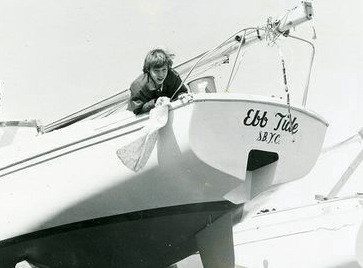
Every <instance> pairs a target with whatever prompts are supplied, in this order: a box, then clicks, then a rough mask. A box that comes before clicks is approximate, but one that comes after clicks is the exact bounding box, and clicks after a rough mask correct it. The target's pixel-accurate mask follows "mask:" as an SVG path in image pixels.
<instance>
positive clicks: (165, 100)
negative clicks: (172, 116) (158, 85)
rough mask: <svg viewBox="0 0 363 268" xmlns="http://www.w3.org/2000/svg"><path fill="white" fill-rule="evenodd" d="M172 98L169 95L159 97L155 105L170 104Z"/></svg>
mask: <svg viewBox="0 0 363 268" xmlns="http://www.w3.org/2000/svg"><path fill="white" fill-rule="evenodd" d="M169 104H170V99H169V98H168V97H159V98H158V99H157V100H156V103H155V107H158V106H162V105H169Z"/></svg>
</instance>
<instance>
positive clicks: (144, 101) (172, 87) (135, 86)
mask: <svg viewBox="0 0 363 268" xmlns="http://www.w3.org/2000/svg"><path fill="white" fill-rule="evenodd" d="M181 83H182V80H181V79H180V76H179V75H178V73H177V72H176V71H174V70H173V69H169V70H168V74H167V75H166V77H165V80H164V82H163V84H162V85H157V84H156V83H155V82H154V80H153V79H152V78H151V77H150V75H149V74H148V73H143V74H142V75H140V76H139V77H137V78H136V80H135V81H134V82H133V83H132V84H131V86H130V91H131V97H130V101H129V105H128V110H130V111H133V112H134V114H141V113H146V112H149V111H150V110H151V109H152V108H154V107H155V102H156V100H157V98H159V97H168V98H171V97H172V96H173V94H174V93H175V91H176V90H177V89H178V87H179V86H180V84H181ZM187 92H188V90H187V88H186V87H185V86H184V85H182V87H181V88H180V89H179V91H178V92H177V93H176V94H175V95H174V97H173V99H171V101H174V100H176V99H177V98H178V96H179V95H180V94H181V93H187Z"/></svg>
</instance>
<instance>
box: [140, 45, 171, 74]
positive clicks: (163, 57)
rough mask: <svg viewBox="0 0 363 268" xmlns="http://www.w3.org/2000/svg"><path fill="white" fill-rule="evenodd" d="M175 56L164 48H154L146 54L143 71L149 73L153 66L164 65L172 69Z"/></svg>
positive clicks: (159, 66)
mask: <svg viewBox="0 0 363 268" xmlns="http://www.w3.org/2000/svg"><path fill="white" fill-rule="evenodd" d="M173 56H174V55H173V54H170V53H168V52H166V51H164V50H163V49H160V48H156V49H153V50H151V51H150V52H149V53H148V54H147V55H146V57H145V61H144V67H143V68H142V71H143V72H144V73H148V72H149V71H150V69H151V68H161V67H163V66H164V65H166V66H167V67H168V69H170V68H171V66H172V65H173V59H172V58H173Z"/></svg>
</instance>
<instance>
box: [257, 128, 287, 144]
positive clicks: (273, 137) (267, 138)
mask: <svg viewBox="0 0 363 268" xmlns="http://www.w3.org/2000/svg"><path fill="white" fill-rule="evenodd" d="M280 137H281V135H280V134H279V133H276V132H267V131H260V132H259V133H258V137H257V141H262V142H266V143H267V144H270V143H274V144H280Z"/></svg>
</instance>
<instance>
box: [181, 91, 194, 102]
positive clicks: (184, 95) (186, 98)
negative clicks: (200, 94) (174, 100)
mask: <svg viewBox="0 0 363 268" xmlns="http://www.w3.org/2000/svg"><path fill="white" fill-rule="evenodd" d="M178 99H179V100H180V101H181V102H182V103H188V102H192V101H193V95H192V94H189V93H182V94H180V95H179V96H178Z"/></svg>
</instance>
